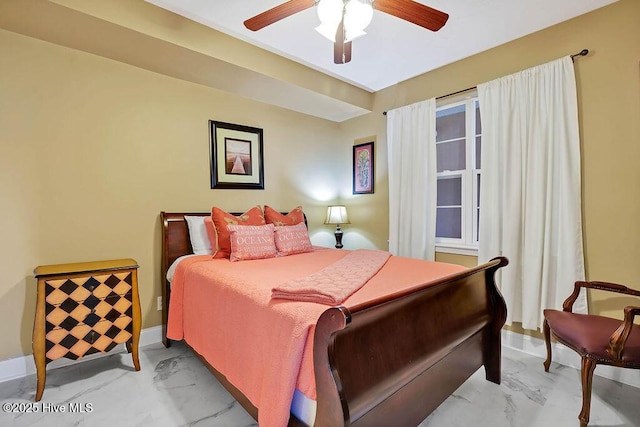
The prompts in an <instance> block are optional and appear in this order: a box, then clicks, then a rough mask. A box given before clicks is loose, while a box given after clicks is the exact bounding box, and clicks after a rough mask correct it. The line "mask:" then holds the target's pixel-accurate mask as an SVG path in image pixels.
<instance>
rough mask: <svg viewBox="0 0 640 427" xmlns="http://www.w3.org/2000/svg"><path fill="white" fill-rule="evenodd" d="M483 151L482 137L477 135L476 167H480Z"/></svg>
mask: <svg viewBox="0 0 640 427" xmlns="http://www.w3.org/2000/svg"><path fill="white" fill-rule="evenodd" d="M481 153H482V137H481V136H476V169H480V154H481Z"/></svg>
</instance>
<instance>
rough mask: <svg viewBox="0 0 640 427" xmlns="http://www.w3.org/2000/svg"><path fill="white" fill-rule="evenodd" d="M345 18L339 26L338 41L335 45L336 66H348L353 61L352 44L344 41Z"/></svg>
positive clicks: (334, 59) (337, 31) (334, 60)
mask: <svg viewBox="0 0 640 427" xmlns="http://www.w3.org/2000/svg"><path fill="white" fill-rule="evenodd" d="M344 38H345V34H344V16H343V17H342V20H341V21H340V24H338V29H337V30H336V41H335V43H334V44H333V62H334V64H346V63H347V62H349V61H351V42H350V41H349V42H345V40H344Z"/></svg>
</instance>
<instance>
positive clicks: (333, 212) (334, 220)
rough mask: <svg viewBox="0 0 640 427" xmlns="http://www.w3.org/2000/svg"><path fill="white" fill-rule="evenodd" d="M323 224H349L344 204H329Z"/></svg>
mask: <svg viewBox="0 0 640 427" xmlns="http://www.w3.org/2000/svg"><path fill="white" fill-rule="evenodd" d="M324 223H325V224H351V223H350V222H349V216H348V215H347V208H346V207H345V206H344V205H336V206H329V207H328V208H327V217H326V218H325V220H324Z"/></svg>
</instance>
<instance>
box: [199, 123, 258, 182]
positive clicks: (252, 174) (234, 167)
mask: <svg viewBox="0 0 640 427" xmlns="http://www.w3.org/2000/svg"><path fill="white" fill-rule="evenodd" d="M209 127H210V138H211V188H213V189H218V188H222V189H250V190H264V161H263V149H262V129H259V128H253V127H249V126H242V125H234V124H232V123H223V122H216V121H213V120H210V121H209Z"/></svg>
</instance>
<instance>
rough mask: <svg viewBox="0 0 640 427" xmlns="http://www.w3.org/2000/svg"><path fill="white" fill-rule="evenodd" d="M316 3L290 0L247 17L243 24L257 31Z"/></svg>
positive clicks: (307, 0) (305, 0) (309, 0)
mask: <svg viewBox="0 0 640 427" xmlns="http://www.w3.org/2000/svg"><path fill="white" fill-rule="evenodd" d="M315 4H316V2H315V1H314V0H290V1H288V2H286V3H282V4H281V5H278V6H276V7H274V8H272V9H269V10H267V11H266V12H262V13H261V14H259V15H256V16H254V17H253V18H249V19H247V20H246V21H244V26H245V27H247V28H248V29H250V30H251V31H258V30H261V29H262V28H264V27H266V26H267V25H271V24H273V23H274V22H277V21H279V20H281V19H284V18H286V17H288V16H291V15H293V14H294V13H298V12H302V11H303V10H305V9H309V8H310V7H313V6H314V5H315Z"/></svg>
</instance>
